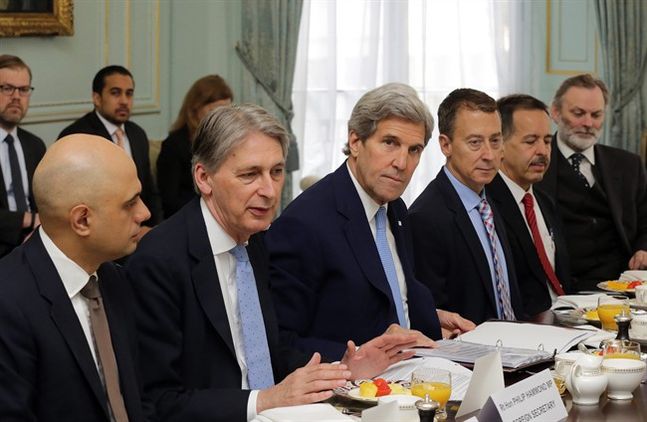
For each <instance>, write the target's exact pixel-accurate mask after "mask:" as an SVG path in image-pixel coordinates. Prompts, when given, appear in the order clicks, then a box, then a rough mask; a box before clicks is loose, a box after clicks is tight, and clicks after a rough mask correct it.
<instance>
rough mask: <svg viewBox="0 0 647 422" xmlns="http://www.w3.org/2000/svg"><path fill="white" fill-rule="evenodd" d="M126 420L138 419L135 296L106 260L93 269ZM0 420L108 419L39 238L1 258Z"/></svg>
mask: <svg viewBox="0 0 647 422" xmlns="http://www.w3.org/2000/svg"><path fill="white" fill-rule="evenodd" d="M97 273H98V277H99V286H100V289H101V293H102V296H103V302H104V306H105V309H106V315H107V317H108V323H109V325H110V334H111V337H112V344H113V348H114V351H115V357H116V359H117V365H118V367H119V381H120V384H121V391H122V394H123V397H124V402H125V404H126V409H127V411H128V416H129V419H130V420H131V421H141V420H143V412H142V408H141V399H140V394H139V385H138V382H137V377H136V370H135V366H134V360H135V355H134V353H135V350H136V347H137V343H136V332H135V326H134V323H133V322H132V321H131V320H130V318H129V317H130V316H131V315H132V313H133V312H134V299H133V297H132V292H131V291H130V286H129V285H128V283H127V281H126V278H125V276H124V275H122V274H121V271H119V269H118V268H117V267H116V266H115V265H114V264H111V263H107V264H103V265H101V266H100V267H99V270H98V271H97ZM0 373H3V376H2V382H0V420H2V421H9V420H21V421H25V420H33V421H36V420H38V421H52V422H58V421H79V422H86V421H106V422H107V421H109V418H108V408H107V403H106V393H105V391H104V389H103V386H102V384H101V380H100V378H99V373H98V371H97V368H96V366H95V363H94V360H93V359H92V354H91V352H90V348H89V346H88V343H87V340H86V337H85V335H84V334H83V330H82V328H81V325H80V323H79V320H78V318H77V316H76V313H75V312H74V308H73V307H72V303H71V302H70V299H69V297H68V296H67V293H66V291H65V287H64V286H63V282H62V281H61V279H60V277H59V275H58V272H57V271H56V268H55V267H54V264H53V263H52V260H51V259H50V257H49V255H48V254H47V251H46V250H45V247H44V246H43V243H42V241H41V238H40V235H39V233H34V235H33V236H32V237H31V238H30V239H29V240H28V241H27V242H26V243H25V244H24V245H22V246H20V247H18V248H16V249H15V250H14V251H13V252H12V253H11V254H9V255H7V256H6V257H5V258H4V259H2V260H0Z"/></svg>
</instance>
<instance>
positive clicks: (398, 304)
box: [265, 83, 474, 359]
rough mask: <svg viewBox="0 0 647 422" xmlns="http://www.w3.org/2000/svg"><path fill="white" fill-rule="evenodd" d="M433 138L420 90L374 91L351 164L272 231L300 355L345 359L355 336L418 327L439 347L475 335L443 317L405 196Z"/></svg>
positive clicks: (424, 342)
mask: <svg viewBox="0 0 647 422" xmlns="http://www.w3.org/2000/svg"><path fill="white" fill-rule="evenodd" d="M432 130H433V118H432V116H431V113H430V112H429V110H428V108H427V106H426V105H425V104H424V103H423V102H422V101H421V100H420V99H419V98H418V95H417V94H416V92H415V90H413V88H411V87H409V86H407V85H403V84H396V83H392V84H386V85H384V86H381V87H378V88H375V89H373V90H371V91H369V92H367V93H366V94H364V95H363V96H362V97H361V98H360V100H359V101H358V102H357V104H356V105H355V107H354V108H353V111H352V114H351V117H350V119H349V121H348V138H347V143H346V146H345V148H344V152H345V154H346V155H347V156H348V159H347V160H346V162H344V163H342V165H341V166H340V167H339V168H338V169H337V170H336V171H335V172H333V173H331V174H329V175H328V176H326V177H324V178H323V179H322V180H321V181H319V182H318V183H316V184H315V185H313V186H311V187H309V188H308V190H307V191H305V192H303V193H302V194H301V195H300V196H299V197H297V198H296V199H295V200H294V201H292V203H291V204H290V205H289V206H288V207H287V208H286V209H285V211H283V213H282V214H281V216H280V217H279V218H278V219H277V220H276V221H275V222H274V223H273V224H272V226H271V227H270V229H269V231H268V232H267V235H266V236H265V241H266V244H267V246H268V249H269V251H270V264H271V266H270V268H271V278H270V280H271V286H272V294H273V297H274V303H275V305H276V309H277V315H278V319H279V324H280V326H281V328H282V329H284V330H285V331H286V332H288V333H289V334H290V335H289V337H288V340H289V341H290V342H291V343H293V344H295V345H296V347H298V348H300V349H301V350H305V351H314V350H320V351H322V352H323V354H324V355H325V356H328V357H330V358H333V359H339V357H341V355H342V354H343V353H344V350H345V342H346V339H348V338H353V339H355V340H357V341H358V342H364V341H367V340H369V339H371V338H373V337H375V336H378V335H380V334H382V333H383V332H385V331H386V332H399V331H403V332H409V331H410V330H411V329H413V330H415V333H416V335H417V338H418V345H420V346H433V344H434V343H433V341H431V339H437V338H439V337H440V336H441V330H440V328H441V326H442V327H443V328H444V329H446V330H448V332H447V335H448V334H449V333H450V332H452V331H458V332H460V331H465V330H469V329H472V328H473V327H474V324H472V323H471V322H470V321H467V320H465V319H463V318H461V317H460V316H458V315H457V314H455V313H451V312H446V311H442V310H437V309H436V306H435V305H434V297H433V296H432V294H431V292H430V291H429V289H427V288H426V287H425V286H424V285H423V284H422V283H420V282H419V281H418V280H417V279H416V278H415V276H414V274H413V262H412V258H413V257H412V254H411V241H410V236H411V234H410V231H409V223H408V221H407V218H406V206H405V204H404V201H402V199H400V195H401V194H402V192H403V191H404V189H405V188H406V187H407V184H408V183H409V180H411V175H412V174H413V171H414V170H415V168H416V167H417V165H418V162H419V161H420V157H421V154H422V151H423V150H424V148H425V145H426V144H427V142H428V141H429V138H430V137H431V132H432ZM439 320H440V321H439Z"/></svg>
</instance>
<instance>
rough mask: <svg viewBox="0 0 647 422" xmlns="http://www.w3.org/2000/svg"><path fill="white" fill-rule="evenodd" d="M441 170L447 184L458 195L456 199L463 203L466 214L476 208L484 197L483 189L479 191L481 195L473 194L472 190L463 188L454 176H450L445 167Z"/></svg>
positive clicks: (450, 173)
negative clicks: (447, 181)
mask: <svg viewBox="0 0 647 422" xmlns="http://www.w3.org/2000/svg"><path fill="white" fill-rule="evenodd" d="M443 170H444V171H445V174H446V175H447V177H448V178H449V182H450V183H451V184H452V186H453V187H454V189H455V190H456V193H458V197H459V198H460V199H461V202H462V203H463V206H464V207H465V210H467V212H470V211H472V210H473V209H474V208H476V207H478V205H479V203H480V202H481V199H483V198H484V197H485V188H483V190H482V191H481V194H480V195H479V194H477V193H476V192H474V191H473V190H472V189H470V188H468V187H467V186H465V185H464V184H463V183H462V182H461V181H460V180H458V179H457V178H456V177H454V175H453V174H452V172H451V171H449V169H448V168H447V166H443Z"/></svg>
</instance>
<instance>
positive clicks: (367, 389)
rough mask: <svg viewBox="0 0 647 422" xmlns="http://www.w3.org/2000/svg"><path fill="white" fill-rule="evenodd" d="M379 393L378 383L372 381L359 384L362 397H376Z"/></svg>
mask: <svg viewBox="0 0 647 422" xmlns="http://www.w3.org/2000/svg"><path fill="white" fill-rule="evenodd" d="M376 394H377V385H375V384H373V383H372V382H370V381H367V382H363V383H361V384H360V385H359V395H360V396H362V397H375V395H376Z"/></svg>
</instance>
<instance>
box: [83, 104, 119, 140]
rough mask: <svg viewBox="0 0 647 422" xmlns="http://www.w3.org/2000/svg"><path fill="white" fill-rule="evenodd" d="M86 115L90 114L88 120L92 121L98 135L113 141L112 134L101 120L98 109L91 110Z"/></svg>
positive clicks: (91, 123) (91, 124)
mask: <svg viewBox="0 0 647 422" xmlns="http://www.w3.org/2000/svg"><path fill="white" fill-rule="evenodd" d="M86 116H88V122H89V123H90V126H92V127H93V128H94V130H95V133H96V134H97V135H98V136H103V137H104V138H106V139H107V140H109V141H110V142H113V141H112V135H111V134H110V133H108V129H106V127H105V126H104V124H103V122H101V120H99V117H98V116H97V112H96V111H91V112H89V113H88V114H87V115H86Z"/></svg>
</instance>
